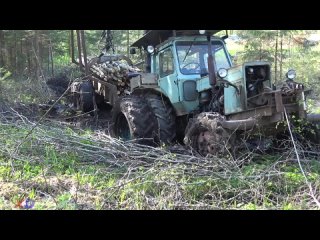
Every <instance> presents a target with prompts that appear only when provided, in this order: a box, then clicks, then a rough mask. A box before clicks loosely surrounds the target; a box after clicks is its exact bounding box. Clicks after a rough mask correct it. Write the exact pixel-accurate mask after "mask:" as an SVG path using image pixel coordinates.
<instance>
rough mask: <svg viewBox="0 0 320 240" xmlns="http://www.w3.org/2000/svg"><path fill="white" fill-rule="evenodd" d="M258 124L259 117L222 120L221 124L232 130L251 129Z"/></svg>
mask: <svg viewBox="0 0 320 240" xmlns="http://www.w3.org/2000/svg"><path fill="white" fill-rule="evenodd" d="M256 124H257V119H255V118H248V119H244V120H229V121H227V120H226V121H222V122H221V126H222V127H224V128H227V129H230V130H244V131H247V130H251V129H252V128H253V127H254V126H255V125H256Z"/></svg>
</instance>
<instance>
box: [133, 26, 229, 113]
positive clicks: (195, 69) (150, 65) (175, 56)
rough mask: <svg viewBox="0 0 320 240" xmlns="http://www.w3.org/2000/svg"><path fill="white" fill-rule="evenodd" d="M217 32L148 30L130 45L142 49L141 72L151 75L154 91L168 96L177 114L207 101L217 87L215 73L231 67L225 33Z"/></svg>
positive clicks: (188, 110) (191, 109) (186, 111)
mask: <svg viewBox="0 0 320 240" xmlns="http://www.w3.org/2000/svg"><path fill="white" fill-rule="evenodd" d="M219 31H220V30H200V31H199V30H198V31H197V30H181V31H178V30H173V31H170V30H159V31H156V30H152V31H149V32H147V33H146V34H145V35H144V36H143V37H142V38H140V39H139V40H138V41H137V42H135V43H134V44H132V46H131V47H137V48H142V49H144V50H146V52H147V56H146V58H145V71H147V72H148V71H149V72H150V73H152V74H155V76H156V79H157V85H158V90H159V91H160V92H161V93H163V94H164V95H165V96H167V97H168V98H169V100H170V102H171V103H172V104H173V106H174V109H175V110H176V114H177V115H178V116H181V115H185V114H188V113H190V112H192V111H194V110H197V109H199V106H201V104H204V103H205V102H207V101H209V99H210V97H211V95H212V91H211V90H212V89H213V88H214V89H215V88H216V87H217V72H218V73H219V72H220V71H219V70H220V69H224V70H225V71H226V70H227V69H229V68H230V67H232V61H231V58H230V54H229V53H228V51H227V49H226V46H225V43H224V38H226V37H227V35H226V36H225V37H223V38H219V37H215V36H213V35H214V34H215V33H217V32H219ZM209 43H210V44H209ZM210 56H211V57H210ZM218 78H219V76H218ZM205 91H208V93H207V92H206V93H204V94H203V93H202V92H205Z"/></svg>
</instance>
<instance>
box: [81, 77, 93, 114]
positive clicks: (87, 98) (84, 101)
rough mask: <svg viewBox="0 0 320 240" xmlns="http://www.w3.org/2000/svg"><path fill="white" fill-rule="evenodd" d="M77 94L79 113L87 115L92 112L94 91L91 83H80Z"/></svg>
mask: <svg viewBox="0 0 320 240" xmlns="http://www.w3.org/2000/svg"><path fill="white" fill-rule="evenodd" d="M79 92H80V99H79V104H80V109H81V111H82V112H84V113H87V112H91V111H92V110H94V105H93V96H94V89H93V86H92V84H91V82H89V81H87V82H83V83H81V85H80V89H79Z"/></svg>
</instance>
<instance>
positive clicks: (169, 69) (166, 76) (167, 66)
mask: <svg viewBox="0 0 320 240" xmlns="http://www.w3.org/2000/svg"><path fill="white" fill-rule="evenodd" d="M157 58H158V59H157V63H158V69H157V70H158V73H159V85H160V88H161V90H162V92H163V93H165V95H167V97H168V98H169V99H170V101H171V103H177V102H179V101H180V97H179V88H178V80H177V71H176V68H175V64H174V58H173V53H172V47H167V48H165V49H163V50H161V51H160V52H159V54H158V56H157Z"/></svg>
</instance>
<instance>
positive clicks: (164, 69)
mask: <svg viewBox="0 0 320 240" xmlns="http://www.w3.org/2000/svg"><path fill="white" fill-rule="evenodd" d="M159 65H160V77H165V76H167V75H170V74H172V73H173V72H174V64H173V54H172V52H171V49H170V48H169V49H167V50H165V51H164V52H162V53H160V56H159Z"/></svg>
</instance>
